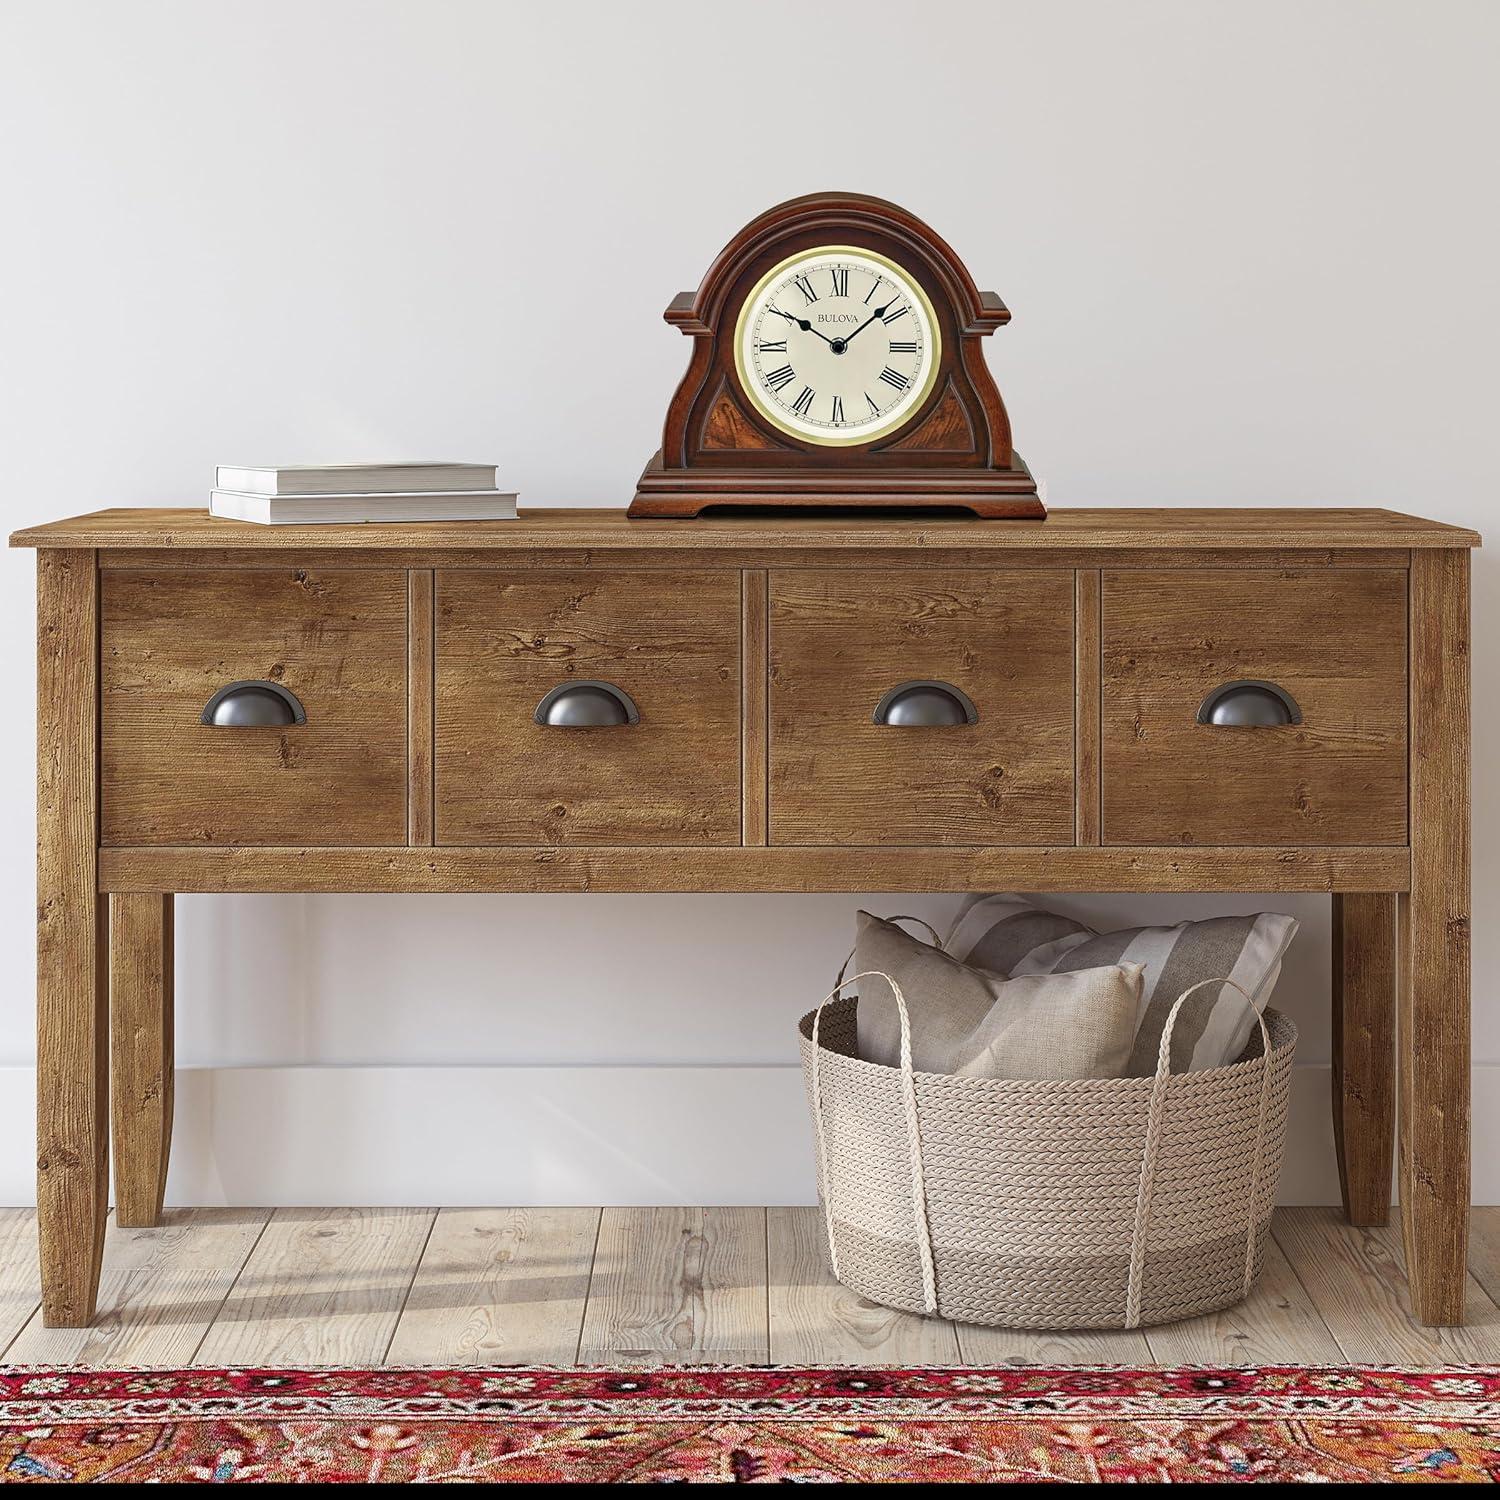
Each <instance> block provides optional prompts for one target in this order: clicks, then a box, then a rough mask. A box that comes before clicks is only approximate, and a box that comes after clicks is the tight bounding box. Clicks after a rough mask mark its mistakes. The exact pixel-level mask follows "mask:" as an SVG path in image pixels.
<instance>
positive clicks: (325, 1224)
mask: <svg viewBox="0 0 1500 1500" xmlns="http://www.w3.org/2000/svg"><path fill="white" fill-rule="evenodd" d="M1274 1235H1275V1240H1274V1243H1273V1245H1272V1247H1271V1249H1270V1252H1269V1254H1268V1256H1267V1261H1266V1269H1265V1274H1264V1276H1263V1277H1262V1279H1261V1281H1260V1283H1259V1285H1258V1286H1257V1287H1256V1290H1255V1292H1254V1293H1253V1295H1252V1296H1251V1297H1250V1299H1249V1300H1248V1301H1247V1302H1245V1303H1244V1304H1243V1305H1242V1306H1239V1307H1235V1308H1231V1309H1229V1310H1228V1311H1226V1312H1222V1313H1218V1314H1215V1315H1213V1316H1210V1317H1205V1318H1198V1319H1194V1320H1193V1321H1190V1322H1186V1323H1175V1324H1170V1325H1167V1326H1165V1327H1161V1328H1148V1329H1145V1330H1143V1331H1141V1332H1136V1333H1072V1334H1048V1333H1016V1332H1011V1331H1009V1330H1004V1329H995V1328H975V1327H970V1326H960V1325H954V1324H952V1323H945V1322H942V1321H940V1320H938V1319H930V1318H919V1317H914V1316H912V1315H910V1314H908V1313H900V1312H893V1311H892V1310H891V1309H889V1308H884V1307H877V1306H875V1305H874V1304H873V1303H870V1302H867V1301H865V1300H864V1299H863V1298H861V1297H858V1296H856V1295H855V1294H854V1293H852V1292H849V1291H847V1290H846V1289H845V1288H843V1287H841V1286H839V1285H838V1284H837V1283H835V1282H834V1281H833V1279H832V1278H831V1277H830V1275H829V1274H828V1269H827V1266H826V1265H825V1264H824V1261H823V1255H822V1249H821V1244H820V1235H819V1225H818V1217H817V1211H816V1210H815V1209H811V1208H771V1209H759V1208H701V1209H690V1208H607V1209H603V1210H600V1209H594V1208H563V1209H541V1208H527V1209H522V1208H516V1209H456V1208H455V1209H443V1210H441V1211H439V1212H434V1211H432V1210H427V1209H276V1210H274V1211H267V1210H263V1209H243V1210H235V1209H190V1210H177V1211H175V1212H172V1213H169V1214H168V1216H167V1222H166V1223H165V1224H164V1225H163V1227H162V1228H160V1229H116V1228H114V1227H113V1226H111V1227H110V1230H109V1239H108V1244H107V1247H106V1251H105V1261H104V1267H105V1269H104V1280H103V1284H102V1286H101V1289H100V1296H99V1318H98V1320H97V1322H96V1324H95V1326H94V1327H93V1328H89V1329H81V1330H79V1329H47V1328H43V1327H42V1323H41V1316H40V1313H39V1311H38V1302H39V1293H38V1288H37V1276H36V1230H35V1216H34V1215H33V1214H32V1212H31V1211H30V1210H29V1209H9V1210H0V1357H3V1359H4V1361H5V1362H6V1363H10V1364H23V1363H25V1364H33V1363H37V1364H39V1363H49V1364H88V1365H113V1366H121V1365H185V1364H193V1363H197V1364H204V1365H207V1364H212V1365H223V1364H228V1365H246V1364H268V1365H316V1364H356V1365H361V1364H369V1365H377V1364H381V1363H387V1364H408V1365H458V1364H465V1365H472V1364H521V1363H534V1364H563V1365H568V1364H622V1365H652V1364H692V1363H764V1362H766V1361H771V1362H773V1363H779V1364H839V1365H846V1364H1000V1363H1006V1364H1014V1363H1039V1362H1041V1363H1050V1364H1093V1363H1111V1364H1132V1363H1147V1364H1152V1363H1154V1364H1268V1363H1303V1364H1329V1363H1339V1362H1343V1361H1349V1362H1354V1363H1362V1364H1404V1365H1426V1364H1449V1363H1455V1364H1500V1208H1480V1209H1476V1210H1475V1211H1474V1218H1473V1236H1472V1242H1471V1254H1470V1264H1471V1268H1472V1270H1471V1275H1470V1281H1469V1289H1468V1309H1469V1318H1470V1321H1469V1323H1468V1324H1467V1325H1466V1326H1465V1327H1463V1328H1449V1329H1433V1328H1424V1327H1422V1326H1421V1325H1420V1324H1418V1323H1415V1322H1413V1320H1412V1319H1411V1317H1410V1315H1409V1314H1408V1312H1407V1303H1406V1279H1405V1276H1404V1275H1403V1273H1402V1270H1401V1237H1400V1234H1399V1232H1398V1231H1396V1230H1395V1229H1353V1228H1351V1227H1350V1226H1349V1225H1347V1224H1345V1223H1344V1222H1343V1220H1342V1218H1341V1217H1340V1215H1339V1214H1338V1212H1337V1211H1336V1210H1334V1209H1325V1208H1292V1209H1282V1210H1280V1211H1279V1212H1278V1213H1277V1216H1276V1221H1275V1225H1274Z"/></svg>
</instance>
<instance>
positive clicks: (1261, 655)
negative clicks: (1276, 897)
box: [1101, 568, 1407, 845]
mask: <svg viewBox="0 0 1500 1500" xmlns="http://www.w3.org/2000/svg"><path fill="white" fill-rule="evenodd" d="M1101 629H1102V642H1103V645H1102V655H1103V669H1102V675H1103V686H1102V694H1101V697H1102V707H1101V713H1102V724H1103V731H1102V741H1103V744H1102V754H1101V762H1102V773H1103V783H1102V801H1103V823H1102V827H1103V838H1104V842H1105V843H1107V844H1172V843H1183V844H1226V845H1233V844H1265V843H1287V844H1404V843H1405V842H1406V690H1407V689H1406V682H1407V678H1406V573H1405V571H1404V570H1397V569H1394V568H1392V569H1380V570H1374V569H1372V570H1369V571H1354V570H1350V571H1347V572H1342V573H1339V574H1338V575H1336V576H1335V575H1333V574H1330V573H1327V572H1324V571H1321V570H1317V571H1313V570H1300V571H1295V572H1293V571H1287V572H1279V573H1260V572H1248V573H1235V574H1228V573H1221V572H1217V571H1214V570H1206V571H1202V572H1196V573H1192V574H1187V575H1184V574H1171V575H1168V574H1161V573H1129V574H1122V573H1116V572H1108V573H1105V575H1104V578H1103V592H1102V627H1101ZM1242 678H1254V679H1264V680H1268V681H1271V682H1274V683H1276V684H1278V685H1279V686H1281V687H1283V688H1285V689H1286V690H1287V691H1288V692H1290V693H1291V695H1292V697H1293V698H1294V699H1295V700H1296V701H1297V703H1298V705H1299V706H1300V707H1301V710H1302V715H1303V722H1302V723H1301V724H1299V725H1288V726H1285V727H1275V728H1267V727H1259V728H1227V727H1224V726H1221V725H1209V724H1199V723H1198V722H1197V720H1196V715H1197V712H1198V708H1199V705H1200V704H1201V703H1202V702H1203V700H1204V698H1205V696H1206V695H1207V694H1208V693H1209V692H1210V691H1211V690H1212V689H1214V688H1216V687H1219V686H1222V685H1223V684H1225V683H1227V682H1233V681H1236V680H1238V679H1242Z"/></svg>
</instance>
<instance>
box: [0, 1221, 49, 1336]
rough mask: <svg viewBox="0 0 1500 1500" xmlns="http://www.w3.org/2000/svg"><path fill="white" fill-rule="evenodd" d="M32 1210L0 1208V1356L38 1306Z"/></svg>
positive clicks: (39, 1290) (39, 1280) (39, 1288)
mask: <svg viewBox="0 0 1500 1500" xmlns="http://www.w3.org/2000/svg"><path fill="white" fill-rule="evenodd" d="M41 1301H42V1278H41V1267H40V1263H39V1262H38V1260H37V1244H36V1212H35V1210H33V1209H29V1208H0V1358H4V1357H6V1355H7V1351H8V1350H9V1349H10V1345H11V1341H12V1340H13V1339H14V1338H15V1336H16V1335H17V1334H18V1333H20V1331H21V1330H22V1329H23V1328H24V1327H25V1326H26V1325H27V1323H29V1322H30V1321H31V1318H32V1316H33V1314H35V1313H36V1311H37V1309H38V1308H39V1307H40V1306H41Z"/></svg>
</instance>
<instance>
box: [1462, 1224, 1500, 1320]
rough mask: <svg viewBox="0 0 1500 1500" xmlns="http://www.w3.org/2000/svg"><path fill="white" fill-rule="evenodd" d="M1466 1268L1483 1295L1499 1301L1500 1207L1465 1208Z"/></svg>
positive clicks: (1496, 1301) (1493, 1300) (1498, 1302)
mask: <svg viewBox="0 0 1500 1500" xmlns="http://www.w3.org/2000/svg"><path fill="white" fill-rule="evenodd" d="M1469 1268H1470V1273H1471V1274H1472V1275H1473V1277H1474V1279H1475V1281H1477V1282H1478V1283H1479V1284H1480V1286H1482V1287H1483V1288H1484V1291H1485V1295H1486V1296H1487V1297H1488V1298H1489V1299H1490V1300H1491V1301H1492V1302H1495V1303H1497V1304H1500V1208H1496V1207H1494V1206H1493V1205H1490V1206H1486V1207H1476V1208H1473V1209H1471V1210H1470V1211H1469Z"/></svg>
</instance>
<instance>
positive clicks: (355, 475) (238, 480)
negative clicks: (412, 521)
mask: <svg viewBox="0 0 1500 1500" xmlns="http://www.w3.org/2000/svg"><path fill="white" fill-rule="evenodd" d="M495 480H496V475H495V466H494V464H439V463H411V464H280V465H271V466H268V467H250V468H244V467H240V466H237V465H234V464H220V465H219V467H218V468H217V469H216V470H215V472H214V486H215V488H217V489H221V490H237V491H239V493H240V494H242V495H419V494H438V493H441V494H450V493H453V492H454V491H457V490H493V489H494V488H495Z"/></svg>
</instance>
